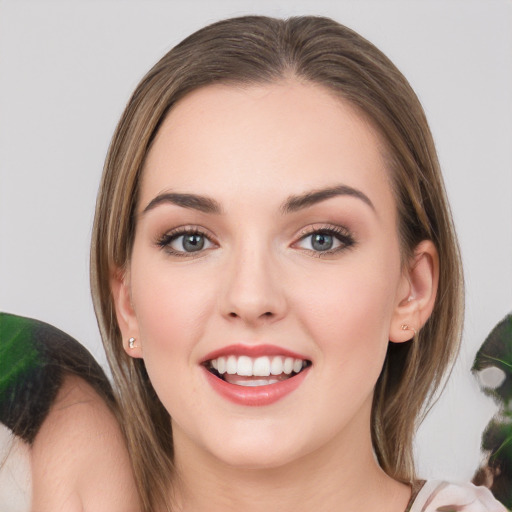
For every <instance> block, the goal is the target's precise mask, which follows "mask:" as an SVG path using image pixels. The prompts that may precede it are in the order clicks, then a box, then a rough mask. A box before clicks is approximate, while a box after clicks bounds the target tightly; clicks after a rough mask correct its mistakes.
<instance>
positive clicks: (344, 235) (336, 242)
mask: <svg viewBox="0 0 512 512" xmlns="http://www.w3.org/2000/svg"><path fill="white" fill-rule="evenodd" d="M354 243H355V242H354V239H353V238H352V236H351V235H350V234H349V233H348V232H346V231H345V230H342V229H341V228H329V229H320V230H316V231H312V232H310V233H308V234H306V235H304V236H302V238H301V239H300V240H299V241H298V242H297V244H296V245H297V246H298V247H300V248H301V249H306V250H309V251H313V252H316V253H327V254H332V253H336V252H338V251H342V250H343V249H347V248H348V247H351V246H352V245H354Z"/></svg>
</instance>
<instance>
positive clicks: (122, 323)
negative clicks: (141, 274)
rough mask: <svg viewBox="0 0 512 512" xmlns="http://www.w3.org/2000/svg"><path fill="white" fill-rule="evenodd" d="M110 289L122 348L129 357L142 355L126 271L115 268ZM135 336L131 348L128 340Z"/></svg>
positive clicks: (128, 277)
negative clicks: (121, 338)
mask: <svg viewBox="0 0 512 512" xmlns="http://www.w3.org/2000/svg"><path fill="white" fill-rule="evenodd" d="M110 290H111V293H112V298H113V300H114V305H115V309H116V317H117V324H118V325H119V329H120V331H121V335H122V337H123V348H124V350H125V352H126V353H127V354H128V355H129V356H130V357H136V358H140V357H142V346H141V344H140V337H139V327H138V322H137V317H136V316H135V310H134V308H133V304H132V300H131V295H130V275H129V272H128V271H122V270H120V269H116V270H115V271H114V272H112V274H111V277H110ZM130 338H135V342H134V344H133V348H130V345H129V340H130Z"/></svg>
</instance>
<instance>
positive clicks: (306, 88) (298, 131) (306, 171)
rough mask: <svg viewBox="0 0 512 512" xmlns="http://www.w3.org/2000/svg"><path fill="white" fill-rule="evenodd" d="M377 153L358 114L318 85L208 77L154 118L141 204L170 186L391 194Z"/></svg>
mask: <svg viewBox="0 0 512 512" xmlns="http://www.w3.org/2000/svg"><path fill="white" fill-rule="evenodd" d="M383 154H384V144H383V143H382V141H381V138H380V136H379V134H378V133H377V131H376V130H375V129H374V128H373V126H372V125H371V123H369V122H368V121H367V119H366V118H365V116H364V115H362V114H361V113H359V112H358V111H357V110H356V109H355V108H354V107H353V106H351V105H350V104H349V103H348V102H347V101H345V100H343V99H341V98H338V97H335V96H334V95H333V94H332V93H330V92H329V91H327V90H326V89H324V88H323V87H321V86H318V85H312V84H304V83H299V82H297V81H286V82H282V83H274V84H265V85H258V86H245V87H238V86H233V85H210V86H207V87H204V88H201V89H198V90H196V91H194V92H192V93H190V94H189V95H187V96H185V97H184V98H183V99H182V100H180V101H179V102H178V103H177V104H176V105H175V106H174V107H173V109H172V110H171V111H170V113H169V114H168V115H167V118H166V119H165V120H164V122H163V123H162V126H161V127H160V129H159V132H158V134H157V136H156V137H155V140H154V143H153V145H152V148H151V150H150V152H149V154H148V157H147V159H146V162H145V167H144V172H143V181H142V187H141V203H142V204H144V202H145V201H146V202H147V201H149V200H151V198H152V197H153V196H154V195H156V194H158V193H161V192H163V191H166V190H169V189H177V190H179V191H184V192H194V193H204V194H207V195H214V196H215V197H218V198H220V199H221V200H222V198H223V197H226V200H229V197H228V196H229V191H233V190H236V191H237V192H238V194H245V195H246V196H247V197H249V196H254V197H255V198H257V197H261V196H262V195H264V196H265V197H266V198H268V199H271V198H272V197H273V196H275V197H276V200H278V199H279V200H281V199H282V197H283V194H284V195H286V194H296V193H301V192H303V190H304V189H312V188H321V187H325V186H332V185H335V184H338V183H343V184H345V185H348V186H352V187H356V188H363V189H366V191H367V192H368V193H370V194H372V195H373V196H379V195H381V196H386V197H383V198H384V199H385V200H387V201H389V200H390V198H391V200H392V197H391V190H390V186H389V180H388V173H387V170H386V168H385V164H384V158H383ZM376 200H377V202H378V198H377V197H376Z"/></svg>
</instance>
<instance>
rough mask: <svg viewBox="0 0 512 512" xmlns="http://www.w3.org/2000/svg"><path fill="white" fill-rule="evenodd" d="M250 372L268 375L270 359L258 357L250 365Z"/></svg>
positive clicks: (261, 375)
mask: <svg viewBox="0 0 512 512" xmlns="http://www.w3.org/2000/svg"><path fill="white" fill-rule="evenodd" d="M252 374H253V375H257V376H258V377H268V376H269V375H270V359H269V358H268V357H258V358H257V359H255V360H254V363H253V365H252Z"/></svg>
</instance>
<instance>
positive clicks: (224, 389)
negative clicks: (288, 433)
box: [204, 367, 310, 406]
mask: <svg viewBox="0 0 512 512" xmlns="http://www.w3.org/2000/svg"><path fill="white" fill-rule="evenodd" d="M309 368H310V367H309ZM309 368H305V369H304V370H302V371H301V372H300V373H298V374H297V375H295V376H293V377H290V378H289V379H286V380H283V381H281V382H276V383H275V384H267V385H266V386H254V387H251V386H239V385H237V384H230V383H229V382H226V381H225V380H222V379H220V378H219V377H216V376H215V375H213V373H211V372H209V371H208V370H207V369H206V368H204V371H205V372H206V378H207V380H208V382H209V383H210V385H211V386H212V388H213V389H214V390H215V391H216V392H217V393H218V394H219V395H221V396H222V397H223V398H226V399H228V400H229V401H230V402H233V403H235V404H238V405H248V406H262V405H270V404H273V403H275V402H277V401H279V400H281V399H282V398H284V397H285V396H287V395H289V394H290V393H292V392H293V391H295V390H296V389H297V388H298V387H299V386H300V385H301V384H302V382H303V381H304V379H305V378H306V374H307V373H308V371H309Z"/></svg>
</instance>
